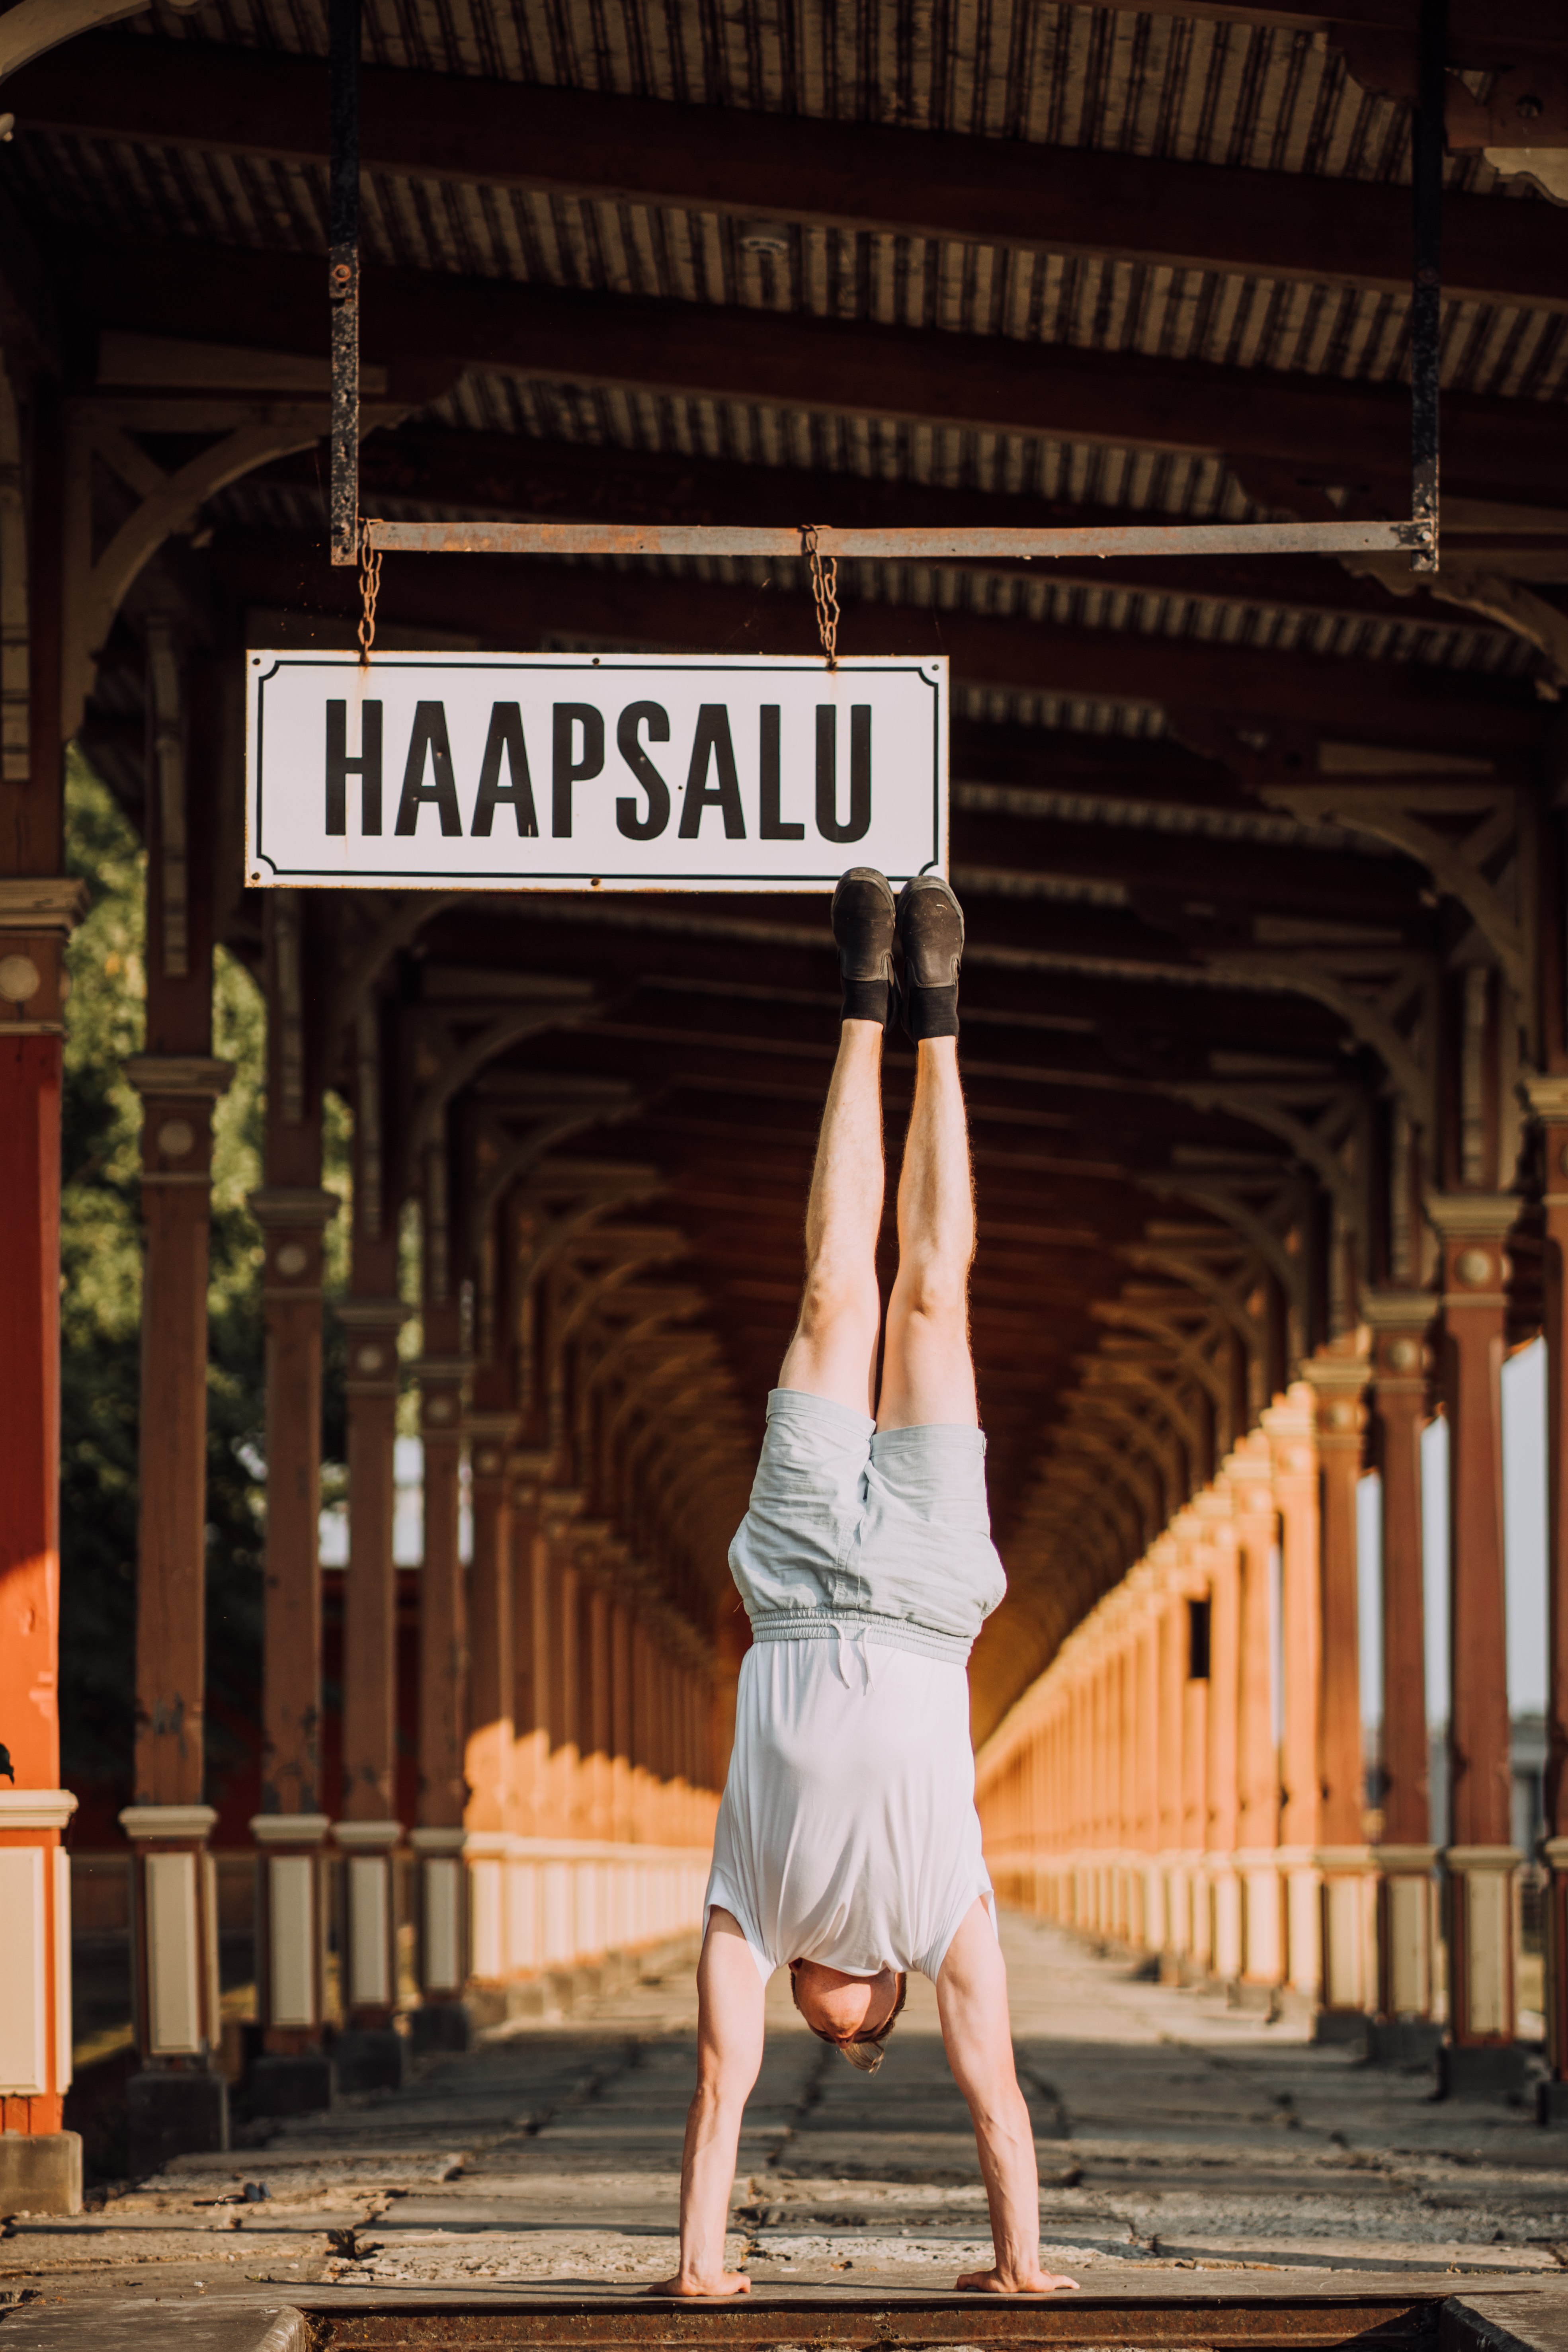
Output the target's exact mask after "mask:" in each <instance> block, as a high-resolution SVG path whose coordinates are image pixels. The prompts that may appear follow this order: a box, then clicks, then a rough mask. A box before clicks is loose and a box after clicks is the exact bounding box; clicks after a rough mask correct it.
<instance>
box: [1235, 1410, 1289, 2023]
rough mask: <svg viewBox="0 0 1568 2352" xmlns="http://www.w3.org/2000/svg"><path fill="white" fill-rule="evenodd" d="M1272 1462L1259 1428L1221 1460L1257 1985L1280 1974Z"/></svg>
mask: <svg viewBox="0 0 1568 2352" xmlns="http://www.w3.org/2000/svg"><path fill="white" fill-rule="evenodd" d="M1272 1470H1273V1464H1272V1462H1271V1459H1270V1455H1269V1447H1268V1437H1267V1436H1266V1435H1265V1433H1263V1431H1262V1430H1254V1431H1253V1432H1252V1433H1250V1434H1249V1435H1248V1436H1247V1437H1245V1438H1243V1440H1242V1441H1241V1444H1239V1445H1238V1446H1237V1449H1236V1451H1235V1453H1234V1454H1231V1455H1230V1456H1229V1458H1228V1459H1227V1461H1226V1465H1225V1476H1226V1484H1227V1485H1228V1486H1229V1489H1230V1495H1231V1506H1232V1510H1233V1513H1234V1526H1235V1529H1236V1544H1237V1576H1238V1580H1239V1619H1238V1630H1237V1669H1238V1674H1237V1682H1238V1699H1237V1790H1238V1800H1239V1801H1238V1805H1237V1848H1238V1851H1237V1870H1238V1871H1239V1873H1240V1876H1241V1886H1242V1971H1241V1973H1242V1979H1243V1982H1244V1983H1246V1984H1247V1985H1249V1986H1252V1987H1254V1988H1255V1989H1258V1990H1264V1989H1271V1988H1273V1987H1274V1986H1276V1985H1278V1984H1279V1983H1280V1982H1281V1981H1282V1979H1283V1977H1284V1973H1285V1952H1284V1942H1285V1937H1284V1901H1285V1897H1284V1886H1283V1882H1282V1880H1281V1877H1280V1873H1279V1760H1278V1758H1277V1755H1276V1752H1275V1742H1274V1704H1273V1681H1274V1673H1273V1658H1272V1655H1271V1644H1270V1636H1271V1633H1272V1629H1273V1604H1272V1587H1273V1580H1274V1549H1275V1539H1276V1533H1277V1522H1276V1514H1275V1508H1274V1489H1273V1483H1272Z"/></svg>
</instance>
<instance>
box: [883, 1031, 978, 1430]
mask: <svg viewBox="0 0 1568 2352" xmlns="http://www.w3.org/2000/svg"><path fill="white" fill-rule="evenodd" d="M915 1053H916V1057H917V1058H916V1063H915V1100H914V1108H913V1110H912V1111H911V1112H910V1132H909V1138H908V1140H907V1141H906V1143H905V1145H904V1165H903V1171H902V1173H901V1175H900V1178H899V1274H898V1279H897V1281H896V1282H895V1283H894V1285H893V1295H892V1297H891V1299H890V1300H889V1305H888V1344H887V1349H886V1352H885V1354H884V1356H883V1360H882V1393H881V1397H880V1400H879V1403H878V1407H877V1426H878V1428H879V1429H917V1428H920V1427H921V1426H922V1425H923V1424H924V1423H928V1422H942V1421H945V1422H963V1423H967V1425H968V1426H969V1427H970V1428H973V1427H975V1426H976V1424H977V1423H978V1422H979V1419H980V1414H979V1410H978V1407H977V1406H976V1404H975V1400H974V1365H973V1360H972V1359H971V1357H970V1353H969V1266H970V1261H971V1259H972V1258H973V1255H974V1188H973V1178H972V1176H971V1174H970V1167H969V1129H968V1126H967V1123H966V1121H965V1118H964V1115H963V1087H962V1086H961V1085H960V1083H959V1076H958V1040H957V1038H956V1037H929V1038H926V1039H925V1040H924V1041H923V1042H922V1043H921V1045H917V1047H916V1048H915Z"/></svg>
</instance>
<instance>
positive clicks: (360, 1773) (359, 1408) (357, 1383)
mask: <svg viewBox="0 0 1568 2352" xmlns="http://www.w3.org/2000/svg"><path fill="white" fill-rule="evenodd" d="M353 1034H354V1097H353V1107H354V1131H353V1249H352V1255H351V1260H350V1273H349V1291H350V1295H349V1297H347V1298H346V1299H344V1300H343V1302H342V1306H341V1307H339V1309H338V1319H339V1321H340V1322H341V1323H342V1327H343V1330H344V1333H345V1336H346V1340H347V1353H348V1362H347V1377H346V1379H345V1381H344V1387H345V1389H346V1391H347V1403H348V1473H349V1496H348V1503H349V1559H348V1569H347V1572H346V1574H345V1576H344V1579H343V1676H342V1688H343V1795H342V1811H343V1818H342V1821H341V1822H339V1823H338V1824H337V1828H336V1832H335V1835H336V1839H337V1843H338V1846H339V1848H340V1850H341V1852H342V1855H343V1857H344V1859H343V1862H342V1895H343V1899H342V1906H341V1917H342V1924H343V1929H344V1949H343V1955H342V1997H343V2005H344V2008H345V2010H346V2011H347V2019H348V2022H347V2028H346V2031H345V2032H343V2033H342V2034H340V2035H339V2037H338V2039H337V2042H336V2044H335V2046H334V2053H333V2054H334V2057H335V2060H336V2063H337V2070H338V2082H339V2085H340V2087H341V2088H342V2089H344V2090H376V2089H384V2088H395V2086H396V2085H397V2084H400V2083H401V2081H402V2079H403V2067H404V2052H405V2042H404V2040H403V2037H402V2036H401V2034H398V2033H396V2032H394V2031H393V2027H392V2020H393V2012H394V2010H395V2004H396V2000H397V1944H396V1936H397V1903H396V1873H395V1863H394V1860H393V1855H394V1852H395V1848H396V1847H397V1846H398V1844H399V1843H401V1841H402V1838H403V1832H404V1824H403V1823H402V1822H399V1821H398V1819H397V1818H396V1794H395V1787H396V1783H395V1769H396V1738H397V1693H396V1646H397V1570H396V1568H395V1564H394V1560H393V1549H392V1538H393V1520H394V1515H395V1504H396V1468H395V1465H396V1444H397V1396H398V1386H399V1368H398V1358H397V1335H398V1332H399V1330H400V1329H401V1328H402V1325H403V1322H404V1319H405V1315H406V1313H407V1311H408V1310H407V1309H406V1308H405V1307H404V1305H403V1302H402V1300H401V1299H400V1298H399V1297H398V1295H397V1286H398V1260H397V1252H398V1236H397V1217H396V1212H395V1202H392V1201H390V1200H389V1198H388V1194H387V1183H388V1165H387V1162H388V1138H387V1126H388V1119H387V1110H386V1105H387V1098H388V1097H389V1095H393V1096H395V1088H389V1087H388V1086H387V1084H386V1076H385V1069H384V1063H385V1059H386V1050H387V1049H386V1040H385V1034H384V1026H383V1023H382V1018H381V1012H380V1006H379V1003H378V1002H377V1000H376V998H375V996H374V993H373V992H368V991H367V992H366V994H365V996H364V998H363V1001H362V1002H361V1003H360V1004H359V1005H358V1006H357V1007H356V1009H355V1012H354V1019H353Z"/></svg>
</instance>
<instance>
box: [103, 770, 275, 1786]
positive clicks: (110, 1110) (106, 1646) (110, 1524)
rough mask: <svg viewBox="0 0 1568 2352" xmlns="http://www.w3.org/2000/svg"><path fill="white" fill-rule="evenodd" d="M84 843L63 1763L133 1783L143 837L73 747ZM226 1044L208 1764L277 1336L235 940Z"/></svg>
mask: <svg viewBox="0 0 1568 2352" xmlns="http://www.w3.org/2000/svg"><path fill="white" fill-rule="evenodd" d="M66 804H67V829H68V845H69V846H68V865H69V868H70V871H71V872H72V873H75V874H79V875H80V876H82V877H83V878H84V879H85V880H86V881H87V883H88V885H89V889H90V891H91V898H92V905H91V911H90V912H89V915H88V917H87V919H86V921H85V922H84V923H82V925H81V926H80V928H79V930H78V931H77V933H76V936H75V938H74V940H72V942H71V947H70V957H69V961H70V974H71V996H70V1003H69V1006H68V1023H67V1039H66V1052H65V1095H64V1107H63V1149H64V1165H63V1178H64V1182H63V1189H62V1196H61V1230H60V1266H61V1282H60V1288H61V1297H60V1309H61V1327H62V1364H61V1489H60V1517H61V1528H60V1551H61V1580H60V1584H61V1594H60V1601H61V1644H60V1646H61V1675H60V1717H61V1737H62V1748H63V1759H62V1770H63V1772H64V1776H65V1780H66V1784H67V1786H69V1785H71V1783H72V1781H73V1780H76V1781H79V1782H80V1781H94V1782H98V1783H100V1784H104V1785H107V1786H108V1787H110V1788H111V1789H112V1790H114V1792H115V1793H116V1795H117V1797H119V1798H120V1799H121V1800H122V1801H129V1799H130V1797H131V1795H132V1777H131V1776H132V1745H133V1739H134V1730H135V1643H136V1541H137V1451H138V1443H139V1426H140V1390H141V1314H142V1235H141V1205H140V1181H139V1170H140V1163H141V1151H140V1134H141V1105H140V1103H139V1102H138V1100H137V1098H136V1096H135V1094H134V1093H133V1092H132V1088H131V1087H129V1086H128V1085H127V1084H126V1082H125V1079H124V1077H123V1076H122V1072H123V1067H124V1064H125V1061H126V1059H127V1057H128V1056H129V1055H132V1054H135V1053H138V1052H140V1051H141V1050H142V1036H143V1017H142V1006H143V1000H144V997H145V993H146V981H145V971H144V968H143V961H142V954H143V920H142V915H143V904H144V887H145V864H146V860H145V856H144V855H143V852H142V847H141V845H140V843H139V842H138V841H137V838H136V835H135V834H134V832H133V831H132V827H131V825H130V824H129V823H128V821H127V820H126V818H125V817H124V815H123V814H121V811H120V809H119V808H118V806H117V805H116V803H115V802H114V800H113V798H112V797H111V795H110V793H109V792H108V790H107V788H106V787H105V786H104V785H103V783H102V782H100V779H99V778H98V777H97V776H95V775H94V774H93V772H91V770H90V769H89V767H88V766H87V765H86V763H85V762H84V761H81V760H80V759H79V757H78V756H77V755H76V754H75V753H74V752H73V754H72V757H71V760H70V763H69V766H68V771H67V791H66ZM213 1024H214V1036H213V1050H214V1052H215V1053H216V1054H217V1055H220V1056H221V1057H222V1058H223V1059H225V1060H226V1061H229V1062H232V1063H233V1065H234V1071H235V1074H234V1080H233V1084H232V1086H231V1087H230V1090H229V1093H228V1094H227V1096H226V1097H225V1098H224V1099H223V1100H222V1101H221V1102H220V1104H219V1105H218V1109H217V1116H216V1141H215V1149H214V1164H213V1215H212V1256H211V1286H210V1289H209V1293H208V1318H209V1321H208V1334H209V1360H208V1377H207V1676H208V1685H207V1705H208V1772H209V1781H210V1780H213V1779H214V1778H216V1777H221V1776H222V1775H223V1773H224V1772H225V1771H226V1769H232V1768H233V1767H234V1766H235V1765H236V1764H237V1762H238V1761H239V1760H240V1759H241V1757H242V1755H243V1753H244V1749H245V1746H246V1744H247V1730H248V1729H251V1728H252V1727H254V1726H255V1725H256V1723H257V1720H258V1712H259V1696H260V1682H261V1591H262V1588H261V1526H262V1510H263V1500H264V1487H263V1481H264V1456H263V1452H262V1445H263V1398H264V1348H263V1329H262V1318H261V1300H260V1284H259V1280H258V1267H259V1262H260V1255H261V1253H260V1245H259V1243H258V1237H257V1233H256V1227H255V1225H254V1224H253V1223H252V1222H251V1219H250V1217H249V1215H248V1214H247V1211H246V1208H245V1195H246V1193H247V1192H248V1191H250V1190H251V1189H252V1187H253V1186H254V1185H255V1184H257V1183H258V1181H259V1180H260V1172H261V1160H260V1145H261V1123H262V1094H261V1087H262V1076H263V1072H264V1068H265V1061H264V1045H265V1014H264V1010H263V1006H262V1002H261V997H260V993H259V992H258V989H257V988H256V986H255V983H254V982H252V980H251V979H250V977H249V974H248V973H247V971H245V970H244V968H243V966H241V965H240V964H239V963H238V962H237V961H236V960H235V959H234V958H233V957H232V956H230V955H228V954H227V953H226V951H225V950H222V949H220V950H218V955H217V965H216V974H215V983H214V996H213Z"/></svg>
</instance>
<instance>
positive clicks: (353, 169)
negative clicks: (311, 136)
mask: <svg viewBox="0 0 1568 2352" xmlns="http://www.w3.org/2000/svg"><path fill="white" fill-rule="evenodd" d="M327 40H328V53H327V70H328V76H329V79H330V85H331V96H330V105H331V149H330V155H331V161H330V163H329V186H328V210H329V227H328V240H329V244H330V247H331V251H330V253H329V256H328V262H327V295H328V299H329V301H330V302H331V317H332V410H331V499H330V508H329V514H330V521H331V551H332V562H334V563H357V562H359V557H360V529H359V58H360V0H331V9H330V15H329V22H328V33H327Z"/></svg>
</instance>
